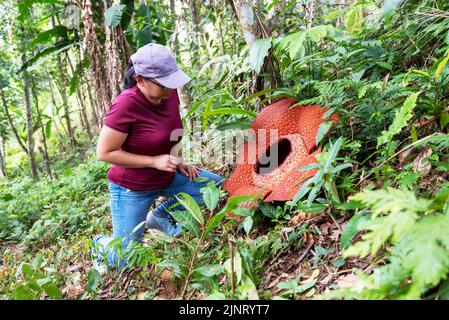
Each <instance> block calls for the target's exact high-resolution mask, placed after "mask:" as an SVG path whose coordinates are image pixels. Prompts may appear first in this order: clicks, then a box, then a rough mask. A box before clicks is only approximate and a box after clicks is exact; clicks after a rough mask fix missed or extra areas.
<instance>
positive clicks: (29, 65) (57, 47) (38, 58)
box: [17, 38, 78, 74]
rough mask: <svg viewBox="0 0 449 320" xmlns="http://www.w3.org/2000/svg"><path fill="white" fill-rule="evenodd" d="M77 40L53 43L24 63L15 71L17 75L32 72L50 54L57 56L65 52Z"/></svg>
mask: <svg viewBox="0 0 449 320" xmlns="http://www.w3.org/2000/svg"><path fill="white" fill-rule="evenodd" d="M77 40H78V39H75V38H74V39H71V40H64V41H60V42H58V43H55V44H54V45H52V46H50V47H48V48H46V49H44V50H42V51H40V52H38V53H37V54H36V55H35V56H34V57H32V58H31V59H29V60H28V61H27V62H25V63H24V64H23V65H22V66H21V67H20V68H19V70H18V71H17V73H18V74H19V73H21V72H23V71H24V70H28V71H31V70H34V69H36V68H37V67H38V66H39V65H41V64H42V63H44V62H45V61H46V60H47V59H48V58H49V57H50V55H51V54H58V53H60V52H63V51H65V50H68V49H69V48H70V47H71V46H73V45H74V44H75V43H76V42H77Z"/></svg>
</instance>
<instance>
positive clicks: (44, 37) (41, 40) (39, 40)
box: [26, 26, 68, 50]
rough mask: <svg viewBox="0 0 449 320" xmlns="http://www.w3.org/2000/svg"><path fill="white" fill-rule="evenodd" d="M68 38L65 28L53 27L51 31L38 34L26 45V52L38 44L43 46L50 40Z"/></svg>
mask: <svg viewBox="0 0 449 320" xmlns="http://www.w3.org/2000/svg"><path fill="white" fill-rule="evenodd" d="M55 37H60V38H68V30H67V27H65V26H55V27H54V28H53V29H50V30H46V31H43V32H40V33H39V34H38V35H37V36H36V37H35V38H34V39H33V40H32V41H31V42H30V43H28V45H27V46H26V50H30V49H31V48H34V47H35V46H36V45H38V44H45V43H49V42H51V41H52V38H55Z"/></svg>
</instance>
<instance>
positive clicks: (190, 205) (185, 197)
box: [175, 192, 204, 225]
mask: <svg viewBox="0 0 449 320" xmlns="http://www.w3.org/2000/svg"><path fill="white" fill-rule="evenodd" d="M175 198H176V199H177V200H178V201H179V203H181V205H183V206H184V208H186V210H187V211H188V212H190V214H191V215H192V216H193V218H194V219H195V220H196V221H198V223H199V224H200V225H203V224H204V217H203V214H202V212H201V209H200V207H199V206H198V203H197V202H196V201H195V199H193V198H192V196H191V195H190V194H187V193H185V192H181V193H179V194H178V195H175Z"/></svg>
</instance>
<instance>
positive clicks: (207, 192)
mask: <svg viewBox="0 0 449 320" xmlns="http://www.w3.org/2000/svg"><path fill="white" fill-rule="evenodd" d="M200 192H201V193H202V194H203V200H204V203H205V204H206V207H207V208H208V209H209V210H210V211H213V210H214V209H215V208H216V207H217V204H218V200H220V190H219V189H218V188H217V187H216V186H214V185H209V184H208V185H207V186H206V187H204V188H201V190H200Z"/></svg>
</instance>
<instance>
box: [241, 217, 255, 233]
mask: <svg viewBox="0 0 449 320" xmlns="http://www.w3.org/2000/svg"><path fill="white" fill-rule="evenodd" d="M252 228H253V217H251V216H248V217H246V218H245V219H244V220H243V229H244V230H245V233H246V235H248V236H249V234H250V232H251V229H252Z"/></svg>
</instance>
